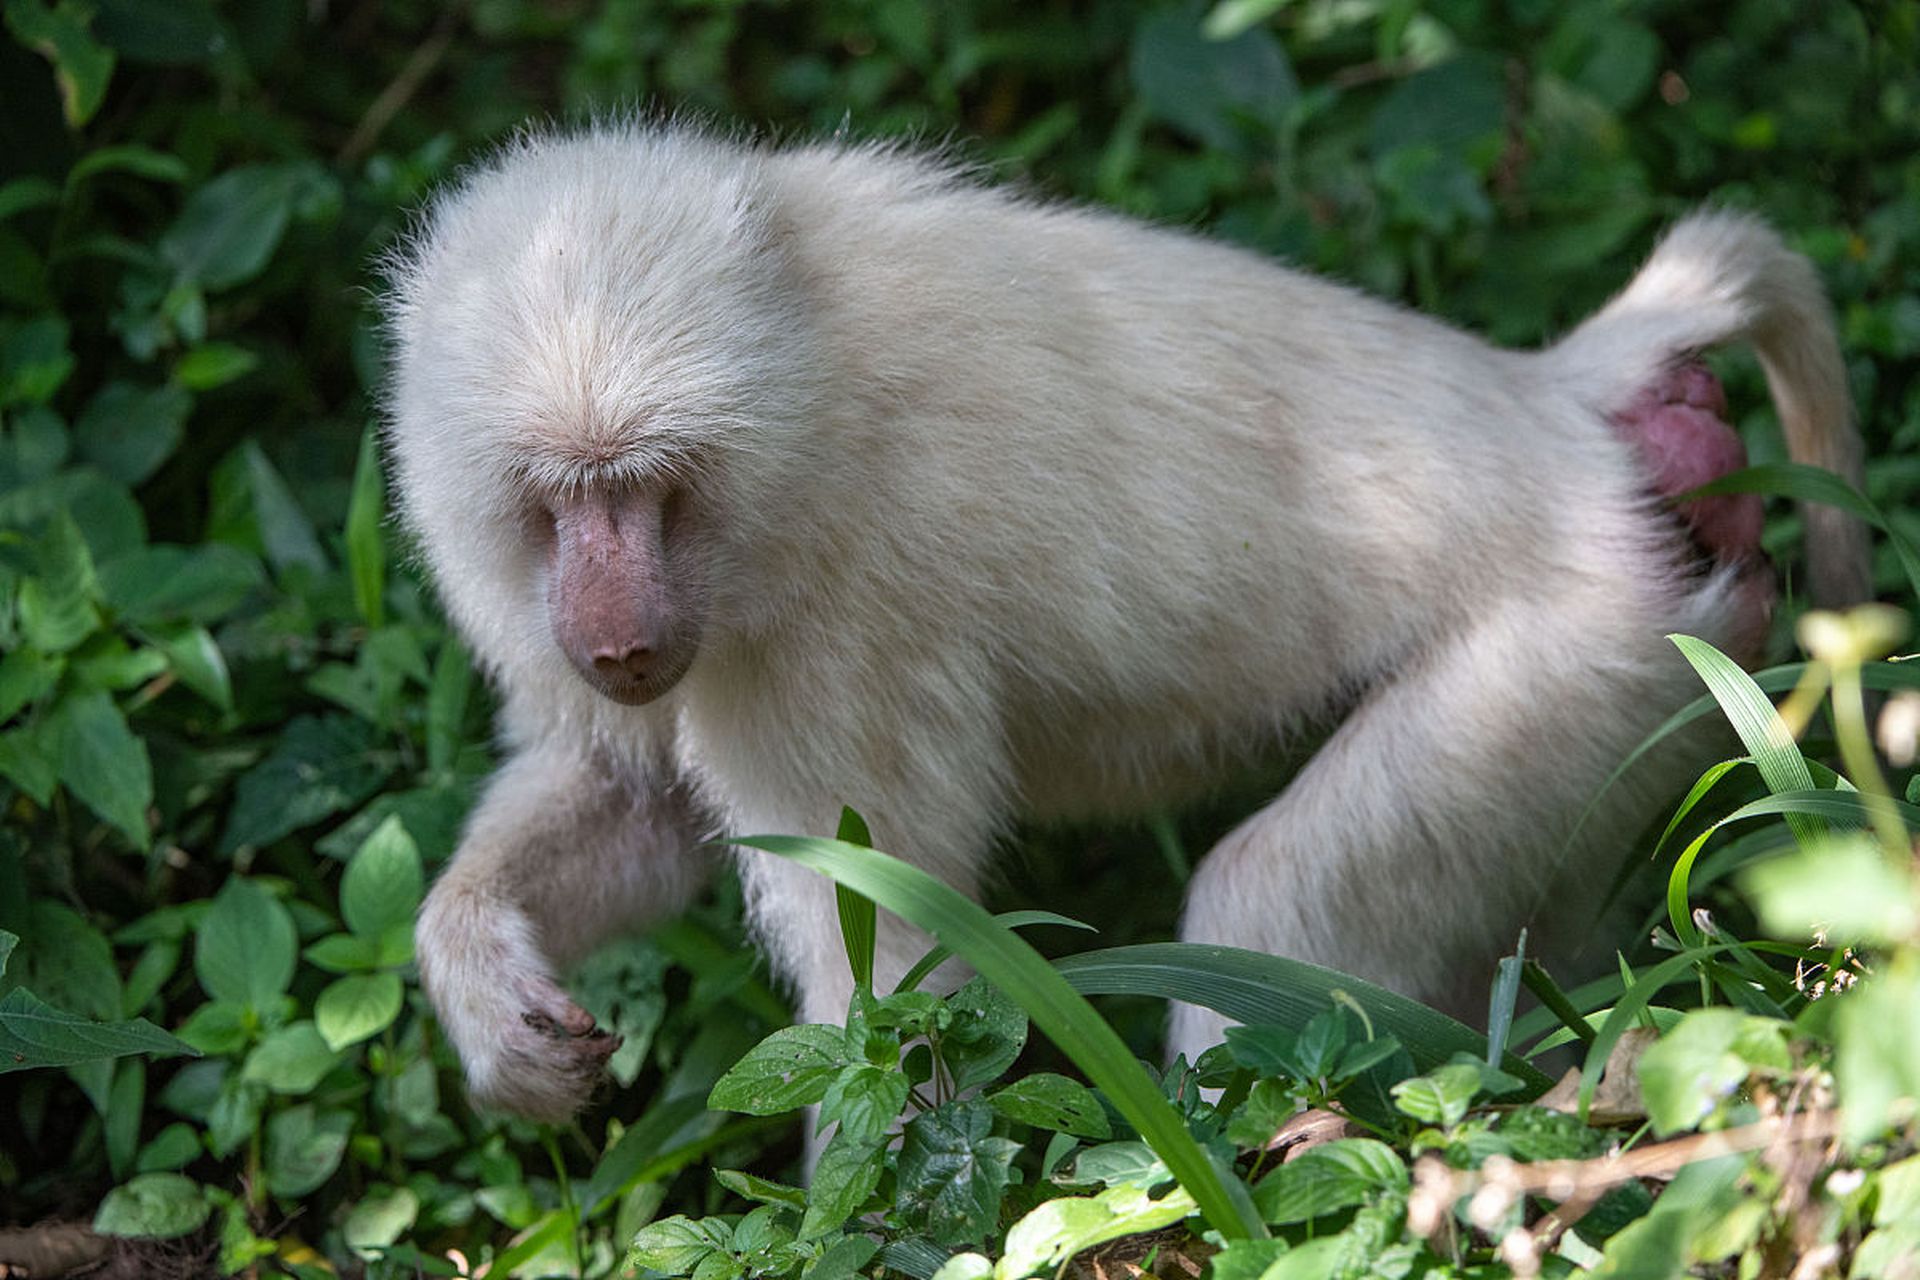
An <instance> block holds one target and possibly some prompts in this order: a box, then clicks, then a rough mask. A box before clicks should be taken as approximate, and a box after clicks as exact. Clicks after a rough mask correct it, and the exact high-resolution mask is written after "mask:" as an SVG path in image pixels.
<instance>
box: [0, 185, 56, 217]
mask: <svg viewBox="0 0 1920 1280" xmlns="http://www.w3.org/2000/svg"><path fill="white" fill-rule="evenodd" d="M59 203H60V188H59V187H58V186H56V185H55V184H54V183H52V182H50V181H49V180H47V179H46V178H42V177H39V176H37V175H35V176H31V177H25V178H13V179H10V180H8V181H6V182H0V222H5V221H6V220H7V219H8V218H11V217H13V216H14V215H15V214H18V213H27V212H30V211H32V210H34V209H44V208H46V207H47V206H48V205H54V204H59Z"/></svg>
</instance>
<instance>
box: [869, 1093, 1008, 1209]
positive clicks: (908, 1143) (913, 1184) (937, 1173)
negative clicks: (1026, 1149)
mask: <svg viewBox="0 0 1920 1280" xmlns="http://www.w3.org/2000/svg"><path fill="white" fill-rule="evenodd" d="M1019 1151H1020V1144H1019V1143H1017V1142H1014V1141H1012V1140H1011V1139H1008V1138H996V1137H994V1136H993V1109H992V1108H991V1107H988V1106H986V1105H985V1104H984V1103H981V1102H978V1101H975V1100H967V1101H962V1102H947V1103H942V1104H941V1105H940V1106H938V1107H935V1108H934V1109H933V1110H932V1111H923V1112H921V1113H920V1114H919V1115H917V1116H915V1117H914V1118H913V1119H912V1121H910V1122H909V1123H908V1125H907V1127H906V1131H905V1132H904V1133H903V1134H902V1136H901V1140H900V1160H899V1171H898V1177H899V1184H898V1185H899V1195H900V1201H899V1205H898V1207H897V1208H896V1210H895V1212H897V1213H900V1214H902V1215H903V1216H905V1217H906V1218H907V1219H908V1221H918V1222H921V1223H923V1224H924V1225H925V1228H926V1231H927V1233H928V1234H929V1235H931V1236H932V1237H933V1238H934V1239H935V1240H936V1241H938V1242H940V1243H941V1244H947V1245H957V1244H977V1243H979V1242H980V1241H982V1240H984V1239H985V1238H986V1236H987V1234H988V1233H989V1232H991V1231H992V1230H993V1228H994V1225H995V1223H996V1221H997V1220H998V1218H999V1213H1000V1200H1001V1197H1002V1196H1004V1195H1005V1194H1006V1190H1007V1170H1008V1168H1009V1166H1010V1165H1011V1164H1012V1162H1013V1157H1014V1156H1015V1155H1017V1154H1019Z"/></svg>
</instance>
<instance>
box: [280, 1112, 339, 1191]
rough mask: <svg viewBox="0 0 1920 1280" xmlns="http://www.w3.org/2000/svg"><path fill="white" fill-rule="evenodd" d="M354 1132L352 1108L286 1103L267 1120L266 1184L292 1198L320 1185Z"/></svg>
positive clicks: (331, 1170)
mask: <svg viewBox="0 0 1920 1280" xmlns="http://www.w3.org/2000/svg"><path fill="white" fill-rule="evenodd" d="M352 1133H353V1113H352V1112H351V1111H320V1110H318V1109H316V1108H315V1107H314V1106H313V1105H312V1104H311V1103H304V1104H302V1105H300V1106H297V1107H289V1108H288V1109H287V1110H285V1111H282V1112H280V1113H278V1114H277V1115H275V1116H274V1117H273V1118H271V1119H270V1120H268V1121H267V1187H268V1189H269V1190H271V1191H272V1192H273V1194H275V1195H276V1196H280V1197H281V1198H283V1199H288V1200H294V1199H298V1198H300V1197H301V1196H305V1195H309V1194H311V1193H312V1192H314V1191H317V1190H319V1189H320V1185H321V1184H322V1183H324V1182H325V1181H326V1180H327V1179H328V1178H330V1177H332V1176H333V1171H334V1170H335V1169H337V1168H339V1167H340V1157H341V1156H342V1155H344V1154H345V1153H346V1150H347V1138H348V1137H349V1136H351V1134H352Z"/></svg>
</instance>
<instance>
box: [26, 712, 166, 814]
mask: <svg viewBox="0 0 1920 1280" xmlns="http://www.w3.org/2000/svg"><path fill="white" fill-rule="evenodd" d="M45 735H46V736H45V738H44V739H43V741H45V742H46V743H47V745H48V746H49V748H50V749H51V750H53V751H54V752H55V753H56V756H55V758H56V759H57V760H58V761H59V772H60V781H61V782H62V783H64V784H65V785H66V788H67V790H69V791H71V792H73V794H74V795H76V796H78V797H79V798H80V799H81V800H83V801H85V802H86V805H87V807H88V808H89V809H92V810H93V811H94V812H95V813H97V814H99V815H100V817H101V818H103V819H105V820H106V821H107V822H109V823H111V824H112V825H113V826H114V827H116V828H117V829H118V830H119V831H120V832H121V833H122V834H123V835H125V836H126V837H127V839H128V841H129V842H131V843H132V845H133V846H134V848H136V849H145V848H146V847H147V844H148V842H149V841H150V839H151V836H150V834H149V832H148V830H147V806H148V805H150V804H152V803H153V766H152V765H151V764H150V763H149V762H148V760H147V744H146V743H144V742H142V741H141V740H140V739H139V738H137V737H135V736H134V734H133V731H132V730H131V729H129V728H127V718H126V717H125V716H124V715H122V714H121V713H120V708H119V707H117V706H115V705H114V702H113V699H112V698H111V697H109V696H108V695H107V694H105V693H103V692H101V691H100V690H98V689H90V690H84V691H79V692H74V693H70V694H68V695H67V696H66V697H64V698H62V699H61V700H60V701H59V702H58V703H57V704H56V705H55V707H54V709H53V714H52V715H50V716H48V717H47V723H46V729H45Z"/></svg>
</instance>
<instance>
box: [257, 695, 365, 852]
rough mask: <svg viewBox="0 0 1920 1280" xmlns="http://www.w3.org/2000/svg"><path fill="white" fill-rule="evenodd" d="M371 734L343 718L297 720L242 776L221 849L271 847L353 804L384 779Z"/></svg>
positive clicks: (355, 722)
mask: <svg viewBox="0 0 1920 1280" xmlns="http://www.w3.org/2000/svg"><path fill="white" fill-rule="evenodd" d="M378 741H379V731H378V730H377V729H375V728H374V726H372V725H370V724H367V723H366V722H365V721H363V720H356V719H354V718H353V717H351V716H346V715H325V716H297V717H295V718H294V720H293V722H292V723H291V724H289V725H288V726H287V728H286V732H285V733H283V734H282V735H281V737H280V741H279V743H278V744H277V745H276V746H275V747H274V749H273V751H272V753H271V754H269V755H268V756H267V758H266V759H265V760H263V761H261V762H260V763H259V764H257V765H255V766H254V767H253V768H252V769H249V770H248V771H247V772H246V773H244V774H242V775H241V777H240V781H239V783H238V785H237V788H236V792H235V796H234V803H233V808H232V810H231V811H230V812H229V814H228V817H227V829H226V832H225V834H224V835H223V836H222V837H221V841H220V845H221V848H222V849H223V850H225V851H227V852H232V851H233V850H236V849H239V848H241V847H243V846H247V845H252V846H260V845H265V844H271V843H272V842H273V841H275V840H278V839H279V838H280V837H281V836H284V835H286V834H288V833H289V832H292V831H297V830H299V829H300V828H301V827H304V826H307V825H309V824H310V823H314V822H318V821H319V820H320V819H322V818H325V817H328V816H330V815H332V814H335V813H338V812H340V811H341V810H343V809H348V808H351V807H353V806H354V805H357V804H359V803H361V802H362V801H363V800H365V799H366V798H367V797H368V796H370V795H372V794H373V793H374V792H375V791H376V790H378V789H379V787H380V784H381V783H382V782H383V781H385V780H386V777H387V774H388V772H389V770H390V768H391V761H390V760H389V759H387V758H386V757H384V756H382V755H380V754H377V752H376V747H377V744H378Z"/></svg>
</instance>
